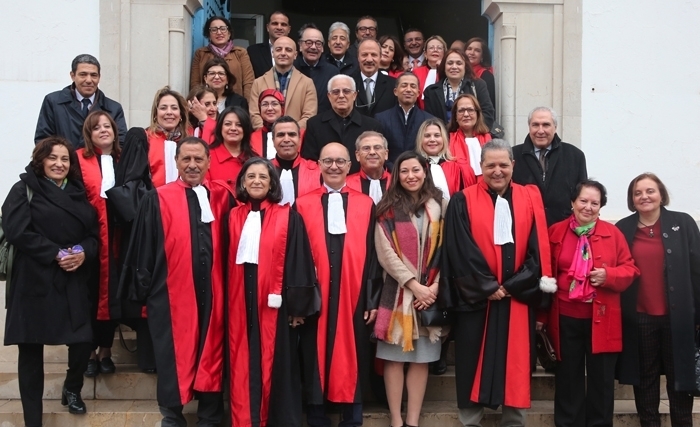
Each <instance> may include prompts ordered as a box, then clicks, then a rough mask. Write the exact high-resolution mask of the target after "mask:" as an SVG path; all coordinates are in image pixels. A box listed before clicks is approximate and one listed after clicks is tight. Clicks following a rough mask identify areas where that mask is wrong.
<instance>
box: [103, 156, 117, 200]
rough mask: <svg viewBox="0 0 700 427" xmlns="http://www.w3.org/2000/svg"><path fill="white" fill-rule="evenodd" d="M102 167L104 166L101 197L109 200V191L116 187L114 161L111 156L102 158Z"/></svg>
mask: <svg viewBox="0 0 700 427" xmlns="http://www.w3.org/2000/svg"><path fill="white" fill-rule="evenodd" d="M100 166H102V185H101V186H100V197H102V198H103V199H106V198H107V190H109V189H110V188H112V187H114V160H113V159H112V156H110V155H105V154H103V155H101V156H100Z"/></svg>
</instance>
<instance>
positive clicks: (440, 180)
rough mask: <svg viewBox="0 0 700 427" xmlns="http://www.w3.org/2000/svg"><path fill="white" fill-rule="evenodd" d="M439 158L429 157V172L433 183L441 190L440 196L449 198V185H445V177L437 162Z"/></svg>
mask: <svg viewBox="0 0 700 427" xmlns="http://www.w3.org/2000/svg"><path fill="white" fill-rule="evenodd" d="M439 161H440V158H439V157H437V156H431V157H430V174H431V175H432V176H433V183H434V184H435V186H436V187H437V188H439V189H440V190H442V197H444V198H445V199H446V200H450V187H449V186H448V185H447V178H446V177H445V171H443V170H442V166H440V165H439V164H438V162H439Z"/></svg>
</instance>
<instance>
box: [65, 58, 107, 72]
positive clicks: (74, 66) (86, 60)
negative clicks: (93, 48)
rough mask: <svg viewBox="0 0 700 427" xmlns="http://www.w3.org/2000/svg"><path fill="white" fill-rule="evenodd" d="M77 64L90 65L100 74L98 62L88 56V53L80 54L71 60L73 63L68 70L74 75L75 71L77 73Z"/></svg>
mask: <svg viewBox="0 0 700 427" xmlns="http://www.w3.org/2000/svg"><path fill="white" fill-rule="evenodd" d="M78 64H90V65H94V66H96V67H97V72H98V73H99V72H100V61H98V60H97V58H95V57H94V56H92V55H90V54H88V53H82V54H80V55H78V56H76V57H75V59H73V62H71V64H70V70H71V72H73V74H75V72H76V71H78Z"/></svg>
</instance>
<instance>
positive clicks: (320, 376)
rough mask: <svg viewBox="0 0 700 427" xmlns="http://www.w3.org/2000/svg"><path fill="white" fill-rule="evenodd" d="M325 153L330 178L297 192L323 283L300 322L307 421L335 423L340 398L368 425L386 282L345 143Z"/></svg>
mask: <svg viewBox="0 0 700 427" xmlns="http://www.w3.org/2000/svg"><path fill="white" fill-rule="evenodd" d="M341 81H343V80H341ZM345 81H347V80H345ZM319 156H320V160H319V161H318V164H319V167H320V168H321V176H322V178H323V186H322V187H321V188H319V189H317V190H314V191H312V192H311V193H309V194H307V195H305V196H302V197H300V198H298V199H297V200H296V209H297V211H298V212H299V214H300V215H301V217H302V218H303V220H304V225H305V226H306V231H307V233H308V236H309V243H311V253H312V255H313V261H314V265H316V272H317V275H318V283H319V287H320V289H321V311H320V313H319V315H318V317H315V316H314V317H313V318H307V319H306V320H305V323H304V325H302V326H301V327H300V330H299V336H300V346H301V349H302V354H303V357H302V359H303V361H304V369H303V372H304V376H305V385H306V392H307V396H306V401H307V402H308V407H307V411H306V421H307V423H308V425H309V426H310V427H329V426H330V425H331V421H330V419H329V418H328V416H327V415H326V411H325V409H326V407H325V404H326V402H334V403H337V404H339V406H340V408H341V412H342V415H341V422H340V425H341V426H348V427H351V426H352V427H354V426H361V425H362V389H363V387H362V385H361V382H362V381H363V380H364V379H365V378H368V376H369V361H370V360H371V357H370V351H369V348H370V341H369V335H370V334H369V333H370V331H371V326H372V324H373V322H374V319H375V318H376V315H377V306H378V305H379V298H378V297H379V295H378V293H379V291H380V285H381V272H380V268H379V267H378V265H379V263H378V261H377V256H376V251H375V249H374V203H373V202H372V199H370V198H369V197H367V196H365V195H364V194H362V193H360V192H358V191H355V190H353V189H351V188H348V186H347V185H346V178H347V175H348V171H349V170H350V152H349V151H348V150H347V148H346V147H344V146H343V145H342V144H338V143H336V142H331V143H329V144H327V145H326V146H325V147H323V149H322V150H321V152H320V153H319ZM378 285H379V286H378ZM361 379H362V380H361Z"/></svg>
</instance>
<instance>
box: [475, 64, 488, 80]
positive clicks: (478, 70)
mask: <svg viewBox="0 0 700 427" xmlns="http://www.w3.org/2000/svg"><path fill="white" fill-rule="evenodd" d="M472 71H474V74H475V75H476V76H477V77H478V78H481V75H482V74H484V71H488V72H489V73H491V74H493V67H484V66H483V65H481V64H476V65H472Z"/></svg>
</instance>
